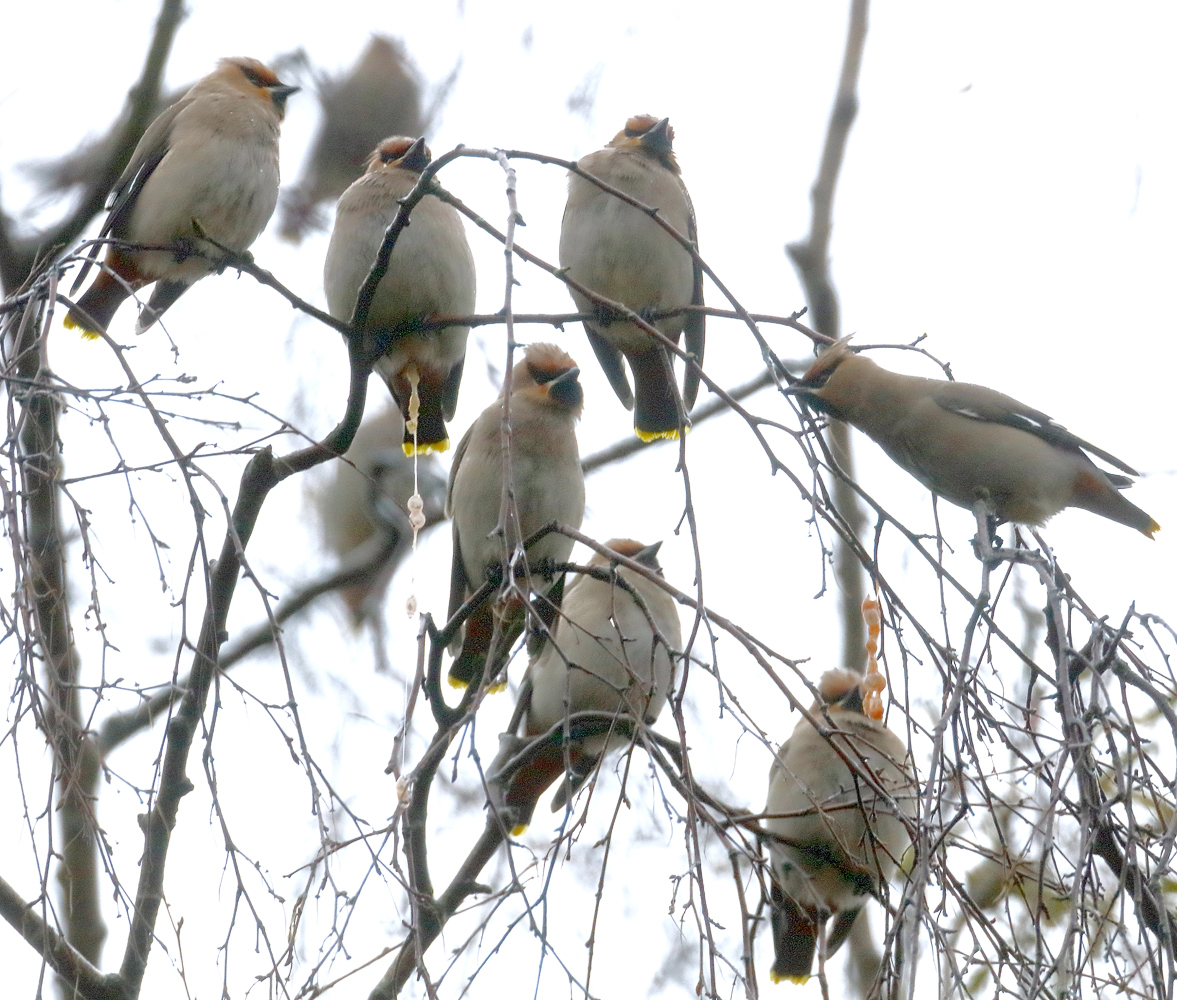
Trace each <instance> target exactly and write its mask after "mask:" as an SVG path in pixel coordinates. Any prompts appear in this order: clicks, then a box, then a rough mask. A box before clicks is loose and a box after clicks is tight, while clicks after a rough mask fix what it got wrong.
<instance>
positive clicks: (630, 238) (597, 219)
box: [560, 115, 704, 441]
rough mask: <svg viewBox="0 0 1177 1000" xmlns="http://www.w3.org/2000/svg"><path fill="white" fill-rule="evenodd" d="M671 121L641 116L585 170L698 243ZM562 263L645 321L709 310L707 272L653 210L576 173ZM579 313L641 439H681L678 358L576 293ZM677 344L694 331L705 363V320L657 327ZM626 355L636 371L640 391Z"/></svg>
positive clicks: (688, 383) (690, 400) (694, 349)
mask: <svg viewBox="0 0 1177 1000" xmlns="http://www.w3.org/2000/svg"><path fill="white" fill-rule="evenodd" d="M673 139H674V129H672V128H671V127H670V123H669V119H667V118H663V119H661V120H659V119H657V118H654V117H652V116H650V115H638V116H636V117H634V118H631V119H629V121H627V122H626V123H625V128H624V129H622V131H620V132H618V133H617V135H615V136H614V137H613V140H612V141H611V142H610V143H609V144H608V145H607V146H606V147H605V148H604V149H600V150H597V152H595V153H589V155H588V156H585V157H583V158H582V159H581V160H580V161H579V162H578V164H577V165H578V166H579V167H580V168H581V169H582V170H585V171H587V172H588V173H590V174H592V175H593V176H595V177H599V178H600V179H601V180H602V181H605V182H606V183H607V184H610V185H612V186H613V187H615V188H617V189H619V190H621V191H624V192H625V193H626V194H628V195H630V196H631V197H633V198H635V199H637V200H638V201H640V202H641V203H642V204H644V205H648V206H649V207H651V208H656V209H657V210H658V214H659V217H660V218H662V219H663V220H665V221H666V222H668V223H669V224H670V225H671V226H673V227H674V228H675V229H677V230H678V232H679V233H681V234H682V235H683V236H685V237H686V238H687V239H688V240H690V241H691V242H692V243H697V242H698V240H697V235H696V232H695V210H694V208H693V207H692V206H691V198H690V195H688V194H687V189H686V185H685V184H683V182H682V178H681V177H680V176H679V174H680V170H679V166H678V161H677V160H675V158H674V152H673V149H672V142H673ZM560 266H561V267H562V268H564V269H565V270H566V272H567V274H568V277H570V278H573V279H575V280H576V281H578V282H579V283H580V284H582V285H584V286H585V287H586V288H588V289H590V290H591V291H594V292H596V293H598V294H599V295H603V296H604V297H605V298H608V299H611V300H612V301H614V302H619V303H621V304H622V305H624V306H627V307H628V308H630V309H632V310H633V311H634V312H636V313H638V314H639V315H641V316H643V318H645V317H646V316H649V315H652V314H654V313H657V312H664V311H667V310H671V309H678V308H680V307H682V306H686V305H696V306H701V305H702V304H703V271H702V269H701V268H700V267H699V265H698V264H697V263H696V261H695V260H694V259H693V258H692V257H691V255H690V254H689V253H687V251H686V250H684V249H683V247H682V246H681V245H680V244H679V243H678V242H677V241H676V240H674V239H673V238H672V237H671V236H670V234H669V233H667V232H666V231H665V230H663V229H662V227H661V226H659V225H658V223H656V222H655V221H654V220H653V219H651V218H650V217H649V216H648V215H647V214H646V213H645V212H642V211H640V210H639V209H637V208H634V207H633V206H632V205H627V204H626V203H625V202H623V201H621V200H620V199H619V198H617V197H615V196H614V195H612V194H610V193H608V192H607V191H603V190H602V189H601V188H599V187H597V185H595V184H594V183H593V182H592V181H589V180H585V178H583V177H580V176H578V175H577V174H569V176H568V204H567V206H566V207H565V209H564V223H563V225H562V227H561V229H560ZM569 291H570V292H571V294H572V301H573V302H575V303H576V308H577V311H579V312H582V313H594V314H595V315H596V317H597V318H596V319H594V320H591V321H585V324H584V332H585V334H586V335H587V336H588V339H589V343H590V344H592V346H593V351H594V352H595V353H596V355H597V360H598V361H599V362H600V363H601V367H602V368H603V369H604V371H605V375H606V376H608V378H609V383H610V385H612V386H613V391H614V392H616V393H617V398H618V399H620V400H621V402H622V403H623V404H624V405H625V407H626V409H632V410H633V411H634V418H633V420H634V431H635V432H636V433H637V436H638V437H639V438H641V439H642V440H643V441H652V440H655V439H656V438H675V437H678V430H679V423H680V419H679V407H678V400H677V396H678V393H677V392H676V390H675V386H674V368H673V364H672V359H671V357H670V355H669V353H668V352H667V351H666V350H665V348H664V347H663V346H662V345H660V344H659V343H658V342H657V341H655V340H654V339H653V338H652V337H651V336H650V335H649V334H648V333H646V332H645V331H644V330H641V329H640V328H638V327H637V326H635V325H634V324H633V323H630V322H627V321H623V320H613V319H612V318H611V317H610V316H609V315H608V312H607V310H604V309H602V308H599V307H598V306H597V305H596V304H595V303H594V302H592V301H591V300H590V299H588V298H585V296H583V295H581V294H580V293H579V292H577V291H575V290H573V289H571V288H570V289H569ZM654 325H655V326H656V327H657V328H658V329H659V330H661V331H662V333H663V334H665V335H666V336H667V337H668V338H669V339H670V340H672V341H673V342H674V343H676V344H677V343H678V339H679V335H680V334H681V333H682V332H683V331H684V330H685V331H686V349H687V351H688V352H689V353H690V354H692V355H693V356H694V358H695V361H696V362H697V363H698V364H700V365H701V364H702V363H703V335H704V329H703V326H704V319H703V314H702V313H701V312H699V313H694V312H693V313H690V314H687V315H682V314H680V315H678V316H668V317H666V318H665V319H660V320H657V321H656V322H654ZM622 357H624V358H625V359H626V360H627V361H628V362H629V367H630V368H631V369H632V371H633V381H634V387H633V390H632V391H631V390H630V386H629V379H628V378H627V377H626V374H625V367H624V364H623V362H622ZM698 393H699V376H698V374H697V373H696V372H694V371H693V370H691V369H690V367H689V366H688V367H687V370H686V371H685V372H684V374H683V389H682V401H683V407H684V410H687V411H689V410H690V408H691V407H692V406H694V405H695V397H696V396H697V395H698Z"/></svg>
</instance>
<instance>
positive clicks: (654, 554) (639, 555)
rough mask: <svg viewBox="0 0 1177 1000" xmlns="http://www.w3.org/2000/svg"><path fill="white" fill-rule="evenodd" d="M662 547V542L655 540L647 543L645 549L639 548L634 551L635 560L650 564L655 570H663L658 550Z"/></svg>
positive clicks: (646, 564)
mask: <svg viewBox="0 0 1177 1000" xmlns="http://www.w3.org/2000/svg"><path fill="white" fill-rule="evenodd" d="M660 548H662V542H661V541H657V542H653V543H651V544H650V545H647V546H646V547H645V548H644V549H639V550H638V551H637V552H635V553H634V556H633V561H634V562H638V563H641V564H642V565H643V566H649V567H650V569H653V570H659V571H660V570H661V569H662V567H661V566H660V565H659V564H658V550H659V549H660Z"/></svg>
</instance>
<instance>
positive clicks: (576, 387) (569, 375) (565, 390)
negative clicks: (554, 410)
mask: <svg viewBox="0 0 1177 1000" xmlns="http://www.w3.org/2000/svg"><path fill="white" fill-rule="evenodd" d="M579 377H580V369H579V368H569V369H568V371H566V372H561V373H560V374H559V375H558V376H556V378H554V379H552V381H550V382H547V383H545V385H546V386H547V390H548V396H549V398H551V399H553V400H555V401H556V402H557V403H559V404H560V405H561V406H565V407H567V408H568V409H570V410H574V409H576V407H578V406H580V404H581V403H583V402H584V389H583V388H582V387H581V384H580V382H578V381H577V379H578V378H579Z"/></svg>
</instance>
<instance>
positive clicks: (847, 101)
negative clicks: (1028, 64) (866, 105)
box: [785, 0, 869, 673]
mask: <svg viewBox="0 0 1177 1000" xmlns="http://www.w3.org/2000/svg"><path fill="white" fill-rule="evenodd" d="M868 6H869V0H851V4H850V23H849V25H848V27H847V29H846V50H845V53H844V55H843V57H842V73H841V75H840V77H839V79H838V92H837V94H836V95H835V97H834V107H833V110H832V111H831V112H830V122H829V125H828V126H827V128H826V141H825V147H824V148H823V149H822V154H821V165H820V167H819V168H818V172H817V180H815V181H814V182H813V189H812V192H811V196H812V199H813V216H812V219H811V221H810V226H809V236H808V238H807V239H805V240H802V241H800V242H797V243H790V244H789V245H788V246H787V247H786V248H785V249H786V250H787V252H788V254H789V258H790V259H791V260H792V262H793V266H794V267H795V268H796V269H797V275H798V277H799V278H800V279H801V285H802V287H803V288H804V289H805V299H806V301H807V302H808V303H809V314H810V316H811V317H812V320H813V325H814V327H815V328H816V329H817V330H818V331H820V332H821V333H824V334H825V335H826V336H827V337H829V338H830V339H831V340H837V339H838V337H839V336H840V335H841V333H840V330H839V318H838V295H837V292H835V291H834V286H833V282H832V281H831V279H830V230H831V228H832V225H833V208H834V191H835V189H836V187H837V184H838V174H839V172H840V171H841V169H842V159H843V157H844V155H845V152H846V141H847V139H848V138H849V135H850V128H851V126H852V125H853V124H854V119H855V117H856V116H857V114H858V96H857V93H856V89H857V86H858V73H859V69H860V68H861V66H862V50H863V46H864V45H865V44H866V27H867V8H868ZM829 436H830V448H831V450H832V451H833V453H834V455H835V456H836V457H837V460H838V464H839V465H840V466H841V467H842V470H843V471H844V472H845V473H846V478H847V479H853V478H854V454H853V452H852V451H851V447H850V428H849V425H847V424H844V423H842V422H841V421H833V422H831V424H830V428H829ZM833 499H834V506H835V507H836V509H837V511H838V513H839V514H841V515H842V518H843V520H844V521H845V522H846V525H847V527H848V528H849V530H850V531H851V532H852V533H853V535H854V537H855V538H861V537H862V533H863V531H864V530H865V528H866V513H865V512H864V511H863V509H862V507H861V506H860V504H859V503H858V498H857V497H856V496H855V495H854V492H853V490H851V489H849V488H848V487H847V486H846V485H845V483H844V482H843V480H842V479H840V478H835V479H834V497H833ZM834 575H835V577H836V578H837V581H838V596H839V600H840V602H841V608H842V666H843V667H845V668H846V669H847V670H853V671H856V672H857V673H862V671H863V654H862V651H863V648H864V637H863V631H862V617H861V614H860V612H859V609H860V608H861V606H862V599H863V596H864V595H865V593H866V586H865V582H864V580H863V572H862V566H861V564H860V563H859V561H858V560H857V559H856V558H855V556H854V554H853V553H852V552H851V551H850V549H849V547H848V546H847V545H845V544H844V543H843V542H841V541H839V542H836V543H835V546H834Z"/></svg>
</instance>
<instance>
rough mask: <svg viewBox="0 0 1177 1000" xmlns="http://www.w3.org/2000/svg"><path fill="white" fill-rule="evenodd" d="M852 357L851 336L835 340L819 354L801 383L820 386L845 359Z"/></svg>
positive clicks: (802, 377)
mask: <svg viewBox="0 0 1177 1000" xmlns="http://www.w3.org/2000/svg"><path fill="white" fill-rule="evenodd" d="M848 357H850V337H843V338H842V339H841V340H835V341H834V342H833V343H832V344H830V346H829V347H827V348H826V349H825V350H824V351H822V352H821V354H819V355H818V356H817V360H816V361H814V362H813V364H812V365H810V366H809V370H808V371H806V372H805V374H804V375H802V376H801V381H800V383H798V384H800V385H813V386H820V385H822V384H823V383H824V382H825V380H826V379H828V378H829V377H830V376H831V375H832V374H833V373H834V369H835V368H837V367H838V365H840V364H841V363H842V362H843V361H845V360H846V359H847V358H848Z"/></svg>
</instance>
